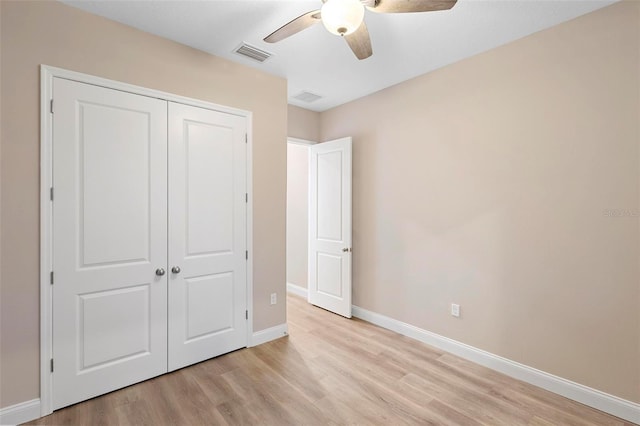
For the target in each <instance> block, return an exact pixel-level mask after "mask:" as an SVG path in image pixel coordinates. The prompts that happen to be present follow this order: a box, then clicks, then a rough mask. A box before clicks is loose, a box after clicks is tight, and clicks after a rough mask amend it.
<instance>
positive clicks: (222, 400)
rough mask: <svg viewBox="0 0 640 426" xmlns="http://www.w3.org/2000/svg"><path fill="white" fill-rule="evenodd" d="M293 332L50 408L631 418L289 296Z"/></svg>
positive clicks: (266, 419)
mask: <svg viewBox="0 0 640 426" xmlns="http://www.w3.org/2000/svg"><path fill="white" fill-rule="evenodd" d="M287 302H288V322H289V332H290V336H289V337H286V338H281V339H279V340H276V341H273V342H270V343H266V344H264V345H261V346H258V347H255V348H250V349H242V350H239V351H236V352H233V353H230V354H227V355H224V356H221V357H218V358H216V359H212V360H209V361H205V362H202V363H200V364H197V365H194V366H191V367H188V368H184V369H182V370H179V371H177V372H174V373H170V374H166V375H164V376H161V377H158V378H155V379H152V380H148V381H146V382H143V383H140V384H137V385H134V386H130V387H128V388H126V389H122V390H119V391H116V392H112V393H110V394H107V395H104V396H101V397H98V398H95V399H92V400H90V401H86V402H83V403H80V404H76V405H74V406H71V407H68V408H65V409H62V410H59V411H56V412H55V413H53V414H52V415H50V416H47V417H44V418H41V419H39V420H36V421H34V422H32V423H31V424H45V425H54V424H55V425H62V424H74V425H78V424H87V425H116V424H121V425H125V424H131V425H134V424H135V425H143V424H149V425H164V424H176V425H205V424H206V425H213V424H222V425H224V424H229V425H243V424H244V425H278V426H280V425H326V424H329V425H344V424H349V425H355V424H363V425H364V424H377V425H405V424H425V425H510V426H511V425H538V426H542V425H630V423H625V422H623V421H622V420H620V419H618V418H615V417H612V416H609V415H607V414H604V413H602V412H599V411H597V410H594V409H591V408H589V407H586V406H584V405H581V404H578V403H576V402H573V401H570V400H568V399H565V398H563V397H560V396H557V395H555V394H552V393H550V392H546V391H544V390H542V389H539V388H536V387H534V386H530V385H527V384H525V383H522V382H520V381H517V380H514V379H511V378H508V377H506V376H504V375H501V374H499V373H496V372H493V371H492V370H488V369H486V368H483V367H480V366H478V365H475V364H473V363H470V362H468V361H465V360H462V359H460V358H458V357H455V356H453V355H450V354H447V353H444V352H442V351H439V350H436V349H433V348H431V347H428V346H426V345H423V344H421V343H419V342H416V341H414V340H411V339H409V338H406V337H403V336H400V335H398V334H395V333H392V332H390V331H387V330H384V329H381V328H378V327H376V326H373V325H371V324H368V323H366V322H364V321H360V320H355V319H354V320H347V319H344V318H341V317H339V316H336V315H333V314H330V313H328V312H326V311H324V310H322V309H319V308H315V307H312V306H311V305H308V304H307V303H306V301H304V300H302V299H301V298H298V297H296V296H289V297H288V300H287Z"/></svg>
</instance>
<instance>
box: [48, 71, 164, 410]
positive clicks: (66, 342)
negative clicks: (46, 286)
mask: <svg viewBox="0 0 640 426" xmlns="http://www.w3.org/2000/svg"><path fill="white" fill-rule="evenodd" d="M53 94H54V102H55V111H54V114H53V145H54V146H53V183H54V190H55V199H54V201H53V252H54V256H53V259H54V261H53V265H54V268H53V270H54V279H55V282H54V285H53V357H54V360H53V361H54V372H53V405H54V408H56V409H57V408H60V407H64V406H66V405H70V404H73V403H75V402H78V401H81V400H85V399H88V398H91V397H94V396H96V395H100V394H104V393H106V392H109V391H112V390H114V389H118V388H121V387H124V386H127V385H130V384H132V383H135V382H139V381H142V380H145V379H148V378H150V377H153V376H156V375H159V374H162V373H164V372H166V370H167V331H166V324H167V318H166V312H167V308H166V306H167V275H166V274H165V275H156V269H158V268H166V264H167V262H166V261H167V222H166V220H167V213H166V212H167V166H166V161H167V152H166V147H167V102H165V101H161V100H158V99H153V98H148V97H144V96H139V95H133V94H130V93H124V92H120V91H117V90H111V89H105V88H101V87H97V86H92V85H88V84H83V83H77V82H73V81H69V80H64V79H59V78H56V79H55V80H54V85H53Z"/></svg>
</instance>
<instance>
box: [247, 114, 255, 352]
mask: <svg viewBox="0 0 640 426" xmlns="http://www.w3.org/2000/svg"><path fill="white" fill-rule="evenodd" d="M247 194H249V195H248V198H247V251H248V252H249V259H248V260H247V347H249V346H250V345H251V339H252V336H253V258H254V252H253V114H252V113H249V114H248V115H247Z"/></svg>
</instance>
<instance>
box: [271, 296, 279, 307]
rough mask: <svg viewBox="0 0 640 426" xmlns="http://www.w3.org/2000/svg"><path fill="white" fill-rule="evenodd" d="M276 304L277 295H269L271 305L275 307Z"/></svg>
mask: <svg viewBox="0 0 640 426" xmlns="http://www.w3.org/2000/svg"><path fill="white" fill-rule="evenodd" d="M276 303H278V294H277V293H271V304H272V305H275V304H276Z"/></svg>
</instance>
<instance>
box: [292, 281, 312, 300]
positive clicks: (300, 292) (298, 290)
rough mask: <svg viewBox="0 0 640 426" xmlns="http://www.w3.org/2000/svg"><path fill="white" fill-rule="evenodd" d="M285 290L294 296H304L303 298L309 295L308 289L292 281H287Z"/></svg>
mask: <svg viewBox="0 0 640 426" xmlns="http://www.w3.org/2000/svg"><path fill="white" fill-rule="evenodd" d="M287 292H288V293H291V294H295V295H296V296H300V297H304V298H305V299H306V298H307V297H308V296H309V290H307V289H306V288H304V287H300V286H299V285H295V284H292V283H287Z"/></svg>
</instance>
